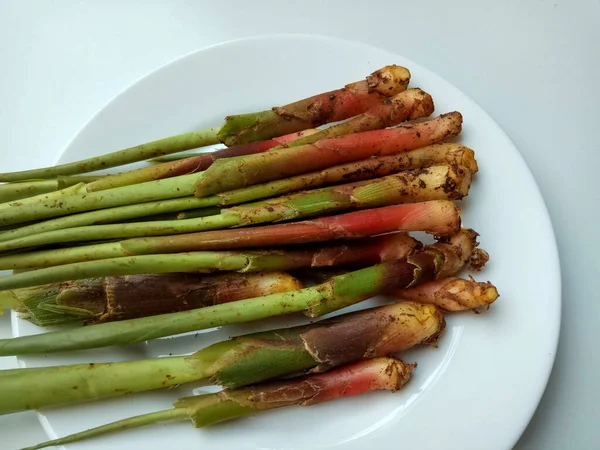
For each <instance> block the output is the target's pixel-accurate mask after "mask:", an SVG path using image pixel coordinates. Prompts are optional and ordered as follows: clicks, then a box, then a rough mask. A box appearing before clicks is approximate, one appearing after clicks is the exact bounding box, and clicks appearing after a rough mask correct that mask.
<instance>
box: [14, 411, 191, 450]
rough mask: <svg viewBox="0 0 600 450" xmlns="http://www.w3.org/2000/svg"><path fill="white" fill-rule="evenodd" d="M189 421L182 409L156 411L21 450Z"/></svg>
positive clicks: (33, 449) (32, 449)
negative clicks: (160, 424)
mask: <svg viewBox="0 0 600 450" xmlns="http://www.w3.org/2000/svg"><path fill="white" fill-rule="evenodd" d="M186 419H189V414H188V412H187V411H186V410H185V409H183V408H173V409H168V410H165V411H158V412H153V413H148V414H142V415H139V416H135V417H129V418H127V419H123V420H119V421H117V422H112V423H109V424H106V425H102V426H99V427H95V428H92V429H90V430H86V431H81V432H79V433H74V434H70V435H68V436H65V437H63V438H58V439H53V440H51V441H46V442H42V443H41V444H37V445H33V446H31V447H27V448H23V449H21V450H38V449H40V448H46V447H52V446H58V445H65V444H71V443H73V442H81V441H83V440H86V439H91V438H93V437H97V436H103V435H105V434H108V433H114V432H119V431H126V430H131V429H133V428H139V427H143V426H146V425H154V424H157V423H162V422H177V421H183V420H186Z"/></svg>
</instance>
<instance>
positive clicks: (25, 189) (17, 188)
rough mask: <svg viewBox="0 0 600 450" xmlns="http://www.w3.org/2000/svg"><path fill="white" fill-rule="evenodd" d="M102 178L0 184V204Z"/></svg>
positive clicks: (82, 177)
mask: <svg viewBox="0 0 600 450" xmlns="http://www.w3.org/2000/svg"><path fill="white" fill-rule="evenodd" d="M101 178H103V177H102V176H74V177H59V178H55V179H53V180H33V181H23V182H20V183H7V184H0V203H5V202H12V201H15V200H20V199H22V198H27V197H33V196H35V195H40V194H47V193H49V192H54V191H58V190H60V189H64V188H66V187H69V186H73V185H75V184H79V183H90V182H92V181H96V180H99V179H101Z"/></svg>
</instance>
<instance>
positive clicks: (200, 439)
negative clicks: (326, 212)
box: [13, 35, 560, 450]
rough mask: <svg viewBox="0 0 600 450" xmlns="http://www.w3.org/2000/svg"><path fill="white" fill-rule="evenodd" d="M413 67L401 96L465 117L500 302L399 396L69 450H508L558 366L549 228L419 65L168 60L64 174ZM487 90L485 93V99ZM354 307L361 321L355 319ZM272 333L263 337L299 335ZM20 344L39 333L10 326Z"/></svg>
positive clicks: (333, 51) (131, 400)
mask: <svg viewBox="0 0 600 450" xmlns="http://www.w3.org/2000/svg"><path fill="white" fill-rule="evenodd" d="M391 63H395V64H401V65H404V66H407V67H409V68H410V70H411V72H412V74H413V77H412V80H411V86H419V87H422V88H423V89H425V90H427V91H429V92H430V93H431V94H432V95H433V97H434V100H435V103H436V114H439V113H443V112H448V111H452V110H458V111H460V112H462V114H463V115H464V120H465V125H464V132H463V134H462V137H461V139H460V142H462V143H464V144H465V145H468V146H469V147H472V148H473V149H475V151H476V155H477V159H478V161H479V165H480V169H481V170H480V172H479V173H478V174H477V177H476V181H475V182H474V183H473V186H472V190H471V194H470V195H469V196H468V198H467V200H466V201H465V202H464V204H463V205H462V207H463V208H464V209H463V212H464V216H463V217H464V224H465V226H468V227H472V228H475V229H476V230H477V231H478V232H479V233H480V234H481V239H480V240H481V245H482V247H483V248H485V249H486V250H488V251H489V253H490V255H491V258H492V259H491V261H490V263H489V264H488V266H487V267H486V269H485V270H484V271H483V272H482V273H481V274H480V275H478V276H477V278H478V279H480V280H487V279H489V280H491V281H493V282H494V284H495V285H496V286H498V288H499V291H500V293H501V298H500V299H499V300H498V302H497V304H495V305H494V307H493V308H492V309H491V310H490V311H489V312H488V313H486V314H482V315H478V316H477V315H475V314H460V315H453V316H450V317H448V328H447V331H446V333H445V336H444V337H443V339H442V341H441V344H440V347H439V348H437V349H435V348H422V349H418V350H415V351H411V352H409V353H407V354H405V355H403V358H404V359H405V360H407V361H417V362H418V363H419V367H418V370H417V371H416V372H415V373H414V377H413V379H412V380H411V382H410V383H409V384H408V385H407V386H406V387H405V388H404V389H402V390H401V391H400V392H397V393H395V394H389V393H387V392H381V393H373V394H368V395H364V396H360V397H354V398H348V399H344V400H341V401H336V402H331V403H328V404H322V405H318V406H315V407H311V408H299V407H296V408H288V409H283V410H279V411H275V412H270V413H265V414H261V415H257V416H255V417H251V418H248V419H244V420H238V421H236V422H232V423H229V424H224V425H219V426H215V427H213V428H209V429H205V430H197V429H194V428H193V427H192V426H191V425H190V424H189V423H179V424H168V425H159V426H153V427H149V428H144V429H139V430H135V431H131V432H127V433H123V434H120V435H115V436H110V437H105V438H102V439H97V440H93V441H89V442H86V443H82V444H78V445H73V446H70V447H69V448H78V449H104V448H111V449H113V450H116V449H131V448H133V447H134V446H135V447H138V446H139V447H140V448H145V449H147V450H152V449H161V450H162V449H164V448H173V449H178V450H184V449H211V450H213V449H244V448H246V449H309V448H328V447H337V448H343V449H360V450H364V449H372V448H377V447H381V448H384V447H386V448H387V447H388V446H389V445H390V444H392V445H394V446H396V445H397V446H398V447H402V448H410V449H415V450H416V449H438V448H446V449H462V450H466V449H476V450H481V449H484V448H485V449H486V450H493V449H507V448H510V447H512V446H513V445H514V443H515V442H516V441H517V439H518V438H519V436H520V434H521V433H522V431H523V430H524V428H525V426H526V425H527V423H528V421H529V419H530V417H531V415H532V414H533V412H534V410H535V408H536V406H537V404H538V401H539V399H540V397H541V394H542V392H543V390H544V387H545V385H546V381H547V378H548V375H549V373H550V369H551V366H552V362H553V360H554V354H555V349H556V343H557V338H558V330H559V322H560V273H559V265H558V256H557V250H556V245H555V240H554V235H553V232H552V227H551V224H550V220H549V218H548V214H547V212H546V209H545V206H544V202H543V200H542V197H541V196H540V193H539V191H538V188H537V186H536V184H535V182H534V180H533V177H532V175H531V173H530V172H529V170H528V168H527V167H526V165H525V163H524V161H523V159H522V158H521V156H520V155H519V153H518V151H517V150H516V149H515V147H514V146H513V144H512V143H511V141H510V140H509V138H508V137H507V136H506V135H505V134H504V132H503V131H502V130H501V129H500V128H499V127H498V125H497V124H496V123H495V122H494V121H493V120H492V119H491V118H490V117H489V116H488V115H487V114H486V113H485V112H484V111H483V110H482V109H481V108H480V107H479V106H477V105H476V104H475V103H474V102H473V101H472V100H470V99H469V98H467V97H466V96H465V95H464V94H463V93H462V92H460V91H459V90H458V89H456V88H455V87H454V86H452V85H450V84H449V83H448V82H446V81H444V80H443V79H442V78H440V77H439V76H437V75H435V74H433V73H431V72H429V71H428V70H426V69H424V68H422V67H420V66H419V65H417V64H415V63H413V62H412V61H408V60H407V59H406V58H403V57H401V56H398V55H394V54H391V53H389V52H386V51H382V50H378V49H376V48H372V47H369V46H366V45H363V44H358V43H352V42H347V41H342V40H337V39H331V38H324V37H314V36H313V37H310V36H298V35H291V36H290V35H287V36H270V37H263V38H256V39H247V40H240V41H234V42H228V43H225V44H222V45H218V46H215V47H210V48H207V49H204V50H201V51H199V52H196V53H193V54H190V55H188V56H185V57H183V58H181V59H179V60H177V61H174V62H172V63H170V64H168V65H166V66H164V67H162V68H160V69H159V70H157V71H156V72H153V73H152V74H150V75H148V76H147V77H145V78H143V79H141V80H139V81H138V82H137V83H135V84H134V85H133V86H131V87H130V88H128V89H127V90H125V91H124V92H123V93H122V94H120V95H119V96H118V97H117V98H115V99H114V100H113V101H112V102H111V103H110V104H108V105H107V106H106V107H105V108H104V109H103V110H102V111H101V112H100V113H99V114H98V115H97V116H96V117H95V118H94V119H93V120H92V121H91V122H90V123H89V124H88V125H87V126H86V127H85V128H84V129H83V130H82V131H81V132H80V133H79V135H78V136H77V137H76V138H75V140H74V141H73V142H72V143H71V145H70V146H69V148H68V149H67V150H66V151H65V153H64V155H63V157H62V158H61V160H60V162H67V161H72V160H75V159H81V158H85V157H89V156H93V155H98V154H101V153H105V152H107V151H112V150H115V149H118V148H123V147H127V146H129V145H133V144H137V143H140V142H144V141H149V140H152V139H155V138H160V137H164V136H168V135H172V134H177V133H182V132H186V131H191V130H194V129H199V128H204V127H208V126H215V125H217V124H219V123H220V122H221V119H222V118H223V117H224V116H225V115H227V114H231V113H237V112H240V113H241V112H248V111H254V110H261V109H265V108H266V107H270V106H272V105H278V104H284V103H287V102H288V101H293V100H296V99H300V98H304V97H306V96H308V95H311V94H316V93H318V92H321V91H326V90H329V89H334V88H338V87H340V86H342V85H344V84H346V83H348V82H351V81H355V80H360V79H362V78H363V77H364V76H365V75H367V74H368V73H370V72H372V71H373V70H375V69H377V68H379V67H381V66H383V65H386V64H391ZM490 89H493V86H490ZM369 304H371V303H368V302H367V303H363V304H361V305H358V306H356V307H355V309H356V308H364V307H366V306H368V305H369ZM300 320H302V319H301V318H290V317H288V318H285V319H276V320H272V321H268V322H263V323H262V324H261V326H262V328H269V327H273V326H282V325H288V324H296V323H299V321H300ZM257 328H259V327H257V326H256V325H252V324H246V325H240V326H232V327H227V328H225V329H222V330H211V331H208V332H203V333H201V334H199V335H198V336H197V337H194V336H185V337H178V338H175V339H160V340H156V341H153V342H148V343H146V344H138V345H132V346H128V347H122V348H111V349H101V350H98V351H94V352H86V353H79V354H63V355H48V356H47V357H26V358H21V359H20V362H21V365H24V366H33V365H50V364H66V363H73V362H90V361H91V360H96V361H110V360H114V361H119V360H126V359H132V358H143V357H156V356H160V355H168V354H170V353H172V354H182V353H187V352H191V351H194V350H196V349H200V348H202V347H204V346H206V345H208V344H210V343H213V342H215V341H217V340H221V339H224V338H226V337H228V336H231V335H236V334H240V333H246V332H250V331H253V330H255V329H257ZM13 329H14V334H15V335H24V334H31V333H37V332H39V331H40V330H39V329H38V328H36V327H34V326H32V325H31V324H28V323H25V322H22V321H20V320H18V319H16V318H13ZM191 393H192V388H191V387H189V386H186V387H180V388H177V389H173V390H170V391H166V390H163V391H157V392H153V393H144V394H140V395H135V396H129V397H126V398H122V399H111V400H107V401H102V402H96V403H93V404H87V405H79V406H73V407H68V408H56V409H53V410H46V411H44V412H42V413H40V419H41V422H42V424H43V425H44V427H45V429H46V431H47V432H48V434H49V435H50V437H52V438H54V437H56V436H57V435H58V436H63V435H65V434H69V433H73V432H76V431H80V430H83V429H86V428H89V427H92V426H97V425H100V424H103V423H106V422H109V421H113V420H116V419H120V418H123V417H127V416H131V415H135V414H141V413H144V412H150V411H155V410H160V409H165V408H168V407H169V406H170V404H171V403H172V402H173V401H174V400H175V399H177V398H178V397H181V396H184V395H190V394H191Z"/></svg>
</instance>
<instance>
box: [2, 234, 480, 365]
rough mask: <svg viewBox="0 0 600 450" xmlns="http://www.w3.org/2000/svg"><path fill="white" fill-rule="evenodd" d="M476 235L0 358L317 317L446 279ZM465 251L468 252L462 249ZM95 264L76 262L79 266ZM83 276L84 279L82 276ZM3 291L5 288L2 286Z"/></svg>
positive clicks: (94, 329) (23, 347)
mask: <svg viewBox="0 0 600 450" xmlns="http://www.w3.org/2000/svg"><path fill="white" fill-rule="evenodd" d="M476 236H477V233H475V232H474V231H473V230H468V229H465V230H461V232H460V233H457V234H456V235H455V236H453V237H452V238H451V239H450V240H449V241H447V242H446V241H442V242H440V243H437V244H433V245H431V246H428V247H426V249H425V250H424V251H422V252H417V253H414V254H413V255H411V256H409V257H407V258H404V259H401V260H397V261H387V262H384V263H382V264H378V265H375V266H371V267H367V268H364V269H360V270H357V271H354V272H349V273H346V274H342V275H339V276H336V277H333V278H331V279H330V280H328V281H327V282H325V283H322V284H319V285H317V286H313V287H308V288H305V289H301V290H298V291H292V292H285V293H282V294H274V295H267V296H264V297H258V298H257V299H248V300H241V301H238V302H233V303H226V304H224V305H217V306H212V307H208V308H201V309H197V310H192V311H184V312H180V313H172V314H165V315H160V316H152V317H144V318H141V319H132V320H126V321H123V322H109V323H103V324H98V325H90V326H87V327H83V328H78V329H74V330H64V331H54V332H51V333H46V334H40V335H35V336H23V337H18V338H13V339H2V340H0V356H9V355H19V354H30V353H47V352H56V351H64V350H83V349H88V348H98V347H106V346H110V345H124V344H131V343H135V342H141V341H145V340H148V339H154V338H158V337H163V336H170V335H173V334H178V333H184V332H187V331H193V330H200V329H204V328H211V327H216V326H222V325H228V324H231V323H239V322H247V321H253V320H258V319H263V318H266V317H271V316H276V315H281V314H287V313H291V312H298V311H305V314H307V315H309V316H310V317H318V316H321V315H323V314H327V313H329V312H332V311H336V310H338V309H341V308H344V307H346V306H350V305H352V304H355V303H357V302H360V301H362V300H366V299H367V298H370V297H373V296H375V295H378V294H381V293H382V292H389V291H391V290H393V289H395V288H408V287H412V286H415V285H417V284H419V283H422V282H425V281H430V280H432V279H435V278H437V277H438V276H440V275H443V276H450V275H451V274H452V271H454V273H456V271H458V270H460V268H462V267H463V266H464V265H465V264H466V263H468V262H469V261H471V259H472V258H476V255H475V247H476V246H477V241H476ZM469 249H471V252H469V251H468V250H469ZM238 258H239V257H238ZM460 262H462V265H461V264H460ZM95 263H96V262H92V263H82V264H79V266H84V265H86V264H95ZM75 266H77V265H75ZM56 269H59V268H49V269H40V270H37V271H33V272H27V273H24V274H19V275H15V276H13V277H7V278H5V279H4V280H2V279H0V281H3V282H5V280H6V279H10V278H14V277H23V276H27V275H29V274H35V273H36V272H45V271H48V270H50V271H52V270H56ZM269 269H273V267H269ZM34 277H35V275H34ZM86 277H89V275H88V276H84V277H82V278H86ZM53 281H55V280H43V281H41V283H40V284H43V283H48V282H53ZM16 287H22V286H16ZM3 288H7V287H6V286H3Z"/></svg>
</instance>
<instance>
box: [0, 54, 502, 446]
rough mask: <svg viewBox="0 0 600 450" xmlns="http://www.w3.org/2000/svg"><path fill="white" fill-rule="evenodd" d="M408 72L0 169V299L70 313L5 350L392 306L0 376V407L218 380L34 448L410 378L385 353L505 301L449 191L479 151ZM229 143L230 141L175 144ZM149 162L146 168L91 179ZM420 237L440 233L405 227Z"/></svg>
mask: <svg viewBox="0 0 600 450" xmlns="http://www.w3.org/2000/svg"><path fill="white" fill-rule="evenodd" d="M409 81H410V72H409V71H408V69H406V68H404V67H400V66H394V65H391V66H386V67H384V68H382V69H380V70H378V71H376V72H374V73H373V74H371V75H369V76H368V77H367V78H366V79H365V80H363V81H358V82H355V83H352V84H349V85H347V86H345V87H343V88H341V89H338V90H335V91H331V92H326V93H322V94H318V95H316V96H313V97H310V98H307V99H303V100H300V101H298V102H295V103H291V104H288V105H285V106H281V107H275V108H273V109H271V110H266V111H261V112H256V113H249V114H242V115H234V116H228V117H227V118H226V119H225V124H224V125H223V126H222V127H220V128H211V129H208V130H202V131H197V132H191V133H186V134H183V135H179V136H174V137H169V138H165V139H161V140H158V141H154V142H150V143H147V144H142V145H140V146H136V147H132V148H129V149H124V150H120V151H117V152H114V153H109V154H106V155H103V156H99V157H95V158H90V159H87V160H83V161H78V162H74V163H69V164H63V165H59V166H54V167H48V168H42V169H35V170H28V171H24V172H16V173H4V174H0V181H3V182H6V184H2V185H0V201H2V202H4V203H0V227H1V229H0V269H12V270H14V271H15V272H14V274H12V275H9V276H6V277H3V278H0V308H2V309H4V308H12V309H14V310H16V311H18V312H19V313H20V316H21V318H23V319H26V320H29V321H31V322H33V323H34V324H36V325H39V326H42V327H44V326H50V325H64V324H70V325H71V326H70V327H69V328H65V329H59V330H58V331H49V332H46V333H42V334H37V335H32V336H24V337H17V338H13V339H1V340H0V355H1V356H6V355H24V354H36V353H37V354H39V353H42V354H46V353H50V352H58V351H72V350H84V349H91V348H99V347H106V346H113V345H124V344H131V343H135V342H142V341H146V340H149V339H155V338H159V337H164V336H171V335H174V334H178V333H183V332H188V331H195V330H201V329H207V328H212V327H215V326H223V325H228V324H233V323H240V322H250V321H257V320H260V319H265V318H268V317H273V316H277V315H283V314H291V313H299V312H303V313H304V314H306V315H307V316H309V317H312V318H318V317H320V316H323V315H325V314H328V313H331V312H335V311H338V310H342V309H343V308H345V307H347V306H350V305H353V304H356V303H358V302H361V301H363V300H366V299H369V298H371V297H373V296H377V295H386V296H387V297H388V298H389V299H392V300H393V302H392V303H390V304H387V305H383V306H378V307H375V308H371V309H366V310H362V311H359V312H354V313H349V314H348V313H346V314H341V315H337V316H334V317H333V318H329V319H327V320H323V321H317V322H314V323H312V324H309V325H304V326H299V327H293V328H284V329H278V330H272V331H266V332H260V333H254V334H249V335H243V336H238V337H234V338H232V339H230V340H226V341H223V342H219V343H217V344H213V345H211V346H209V347H206V348H204V349H201V350H199V351H197V352H196V353H193V354H191V355H187V356H177V357H168V358H159V359H146V360H137V361H127V362H119V363H90V364H76V365H68V366H55V367H45V368H28V369H15V370H6V371H1V372H0V398H2V402H0V414H2V413H4V414H6V413H11V412H16V411H22V410H26V409H38V408H44V407H48V406H55V405H62V404H69V403H74V402H82V401H91V400H95V399H99V398H106V397H111V396H116V395H124V394H127V393H131V392H136V391H144V390H150V389H158V388H164V387H168V386H174V385H179V384H181V383H186V382H191V381H197V380H201V379H208V380H209V381H210V382H212V383H214V384H217V385H220V386H223V387H224V389H223V390H222V391H220V392H218V393H215V394H206V395H199V396H195V397H187V398H183V399H180V400H179V401H177V402H176V403H175V405H174V408H173V409H169V410H165V411H159V412H151V413H149V414H145V415H142V416H137V417H133V418H130V419H125V420H122V421H119V422H115V423H113V424H109V425H104V426H101V427H98V428H95V429H91V430H88V431H84V432H82V433H78V434H75V435H72V436H67V437H65V438H61V439H57V440H55V441H50V442H47V443H44V444H41V445H39V446H35V447H31V448H42V447H44V446H49V445H59V444H65V443H69V442H75V441H78V440H81V439H86V438H91V437H94V436H97V435H100V434H103V433H107V432H112V431H117V430H124V429H128V428H133V427H138V426H142V425H148V424H153V423H156V422H159V421H160V422H162V421H175V420H185V419H189V420H191V421H192V423H193V424H194V425H195V426H197V427H202V426H206V425H210V424H213V423H216V422H221V421H224V420H229V419H233V418H237V417H241V416H245V415H248V414H253V413H257V412H260V411H262V410H268V409H273V408H279V407H284V406H292V405H302V406H308V405H313V404H317V403H321V402H325V401H329V400H334V399H336V398H340V397H344V396H349V395H356V394H362V393H366V392H368V391H372V390H377V389H383V390H391V391H395V390H397V389H400V388H401V387H402V386H403V385H404V384H405V383H406V382H407V381H408V380H409V378H410V376H411V372H412V371H413V370H414V369H415V367H416V364H407V363H404V362H402V361H401V360H398V359H396V358H393V357H390V356H389V355H390V354H394V353H398V352H401V351H403V350H405V349H408V348H410V347H413V346H415V345H432V344H435V342H437V340H438V339H439V338H440V336H441V335H442V332H443V330H444V325H445V321H444V314H445V313H447V312H453V311H466V310H478V309H480V308H482V307H489V305H491V304H492V303H493V302H494V301H495V300H496V299H497V297H498V292H497V290H496V288H495V287H494V286H493V285H492V284H491V283H489V282H477V281H475V280H474V279H472V278H470V279H463V278H458V276H459V272H461V271H462V270H463V269H464V268H467V267H469V268H472V269H474V270H479V269H481V268H482V267H483V266H484V265H485V263H486V262H487V259H488V255H487V253H486V252H485V251H483V250H481V249H479V248H478V242H477V237H478V235H477V233H476V232H475V231H473V230H471V229H469V228H462V227H461V217H460V209H459V208H458V206H457V204H456V203H455V202H456V201H458V200H461V199H463V198H464V197H465V196H467V195H468V193H469V189H470V186H471V180H472V178H473V176H474V175H475V174H476V173H477V170H478V167H477V162H476V160H475V154H474V152H473V150H471V149H469V148H467V147H465V146H463V145H460V144H457V143H453V142H448V139H450V138H453V137H455V136H458V135H459V134H460V132H461V129H462V116H461V114H460V113H458V112H449V113H445V114H442V115H439V116H437V117H434V118H432V119H427V120H425V119H426V118H427V117H429V116H430V115H431V114H432V113H433V111H434V103H433V99H432V97H431V96H430V95H429V94H428V93H427V92H425V91H423V90H421V89H418V88H412V89H409V88H408V84H409ZM416 119H421V120H419V121H417V122H414V120H416ZM333 122H335V123H333ZM328 123H333V124H332V125H331V126H329V127H325V128H318V127H320V126H322V125H325V124H328ZM218 142H222V143H223V144H225V145H226V147H225V148H223V149H221V150H216V151H214V152H211V153H197V154H187V153H186V154H178V152H181V151H183V150H188V149H192V148H197V147H201V146H204V145H209V144H215V143H218ZM163 155H170V156H169V157H168V158H166V159H165V158H161V156H163ZM157 157H158V160H159V161H156V159H155V160H152V164H149V165H148V166H147V167H144V168H142V169H137V170H132V171H126V172H122V173H118V174H110V175H97V174H93V175H91V176H88V175H81V174H84V173H89V172H93V171H96V170H98V169H106V168H110V167H116V166H119V165H124V164H128V163H131V162H135V161H141V160H144V159H148V158H157ZM280 222H281V223H280ZM417 231H420V232H427V233H429V234H431V235H433V236H435V238H436V242H435V243H431V244H428V245H425V244H423V243H421V242H419V241H418V240H416V239H415V238H414V237H412V236H411V235H410V234H409V233H410V232H417ZM74 325H78V326H74ZM289 376H292V378H285V379H281V377H289ZM82 380H85V381H84V382H83V383H82ZM43 386H51V387H52V388H51V389H44V388H43Z"/></svg>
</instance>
